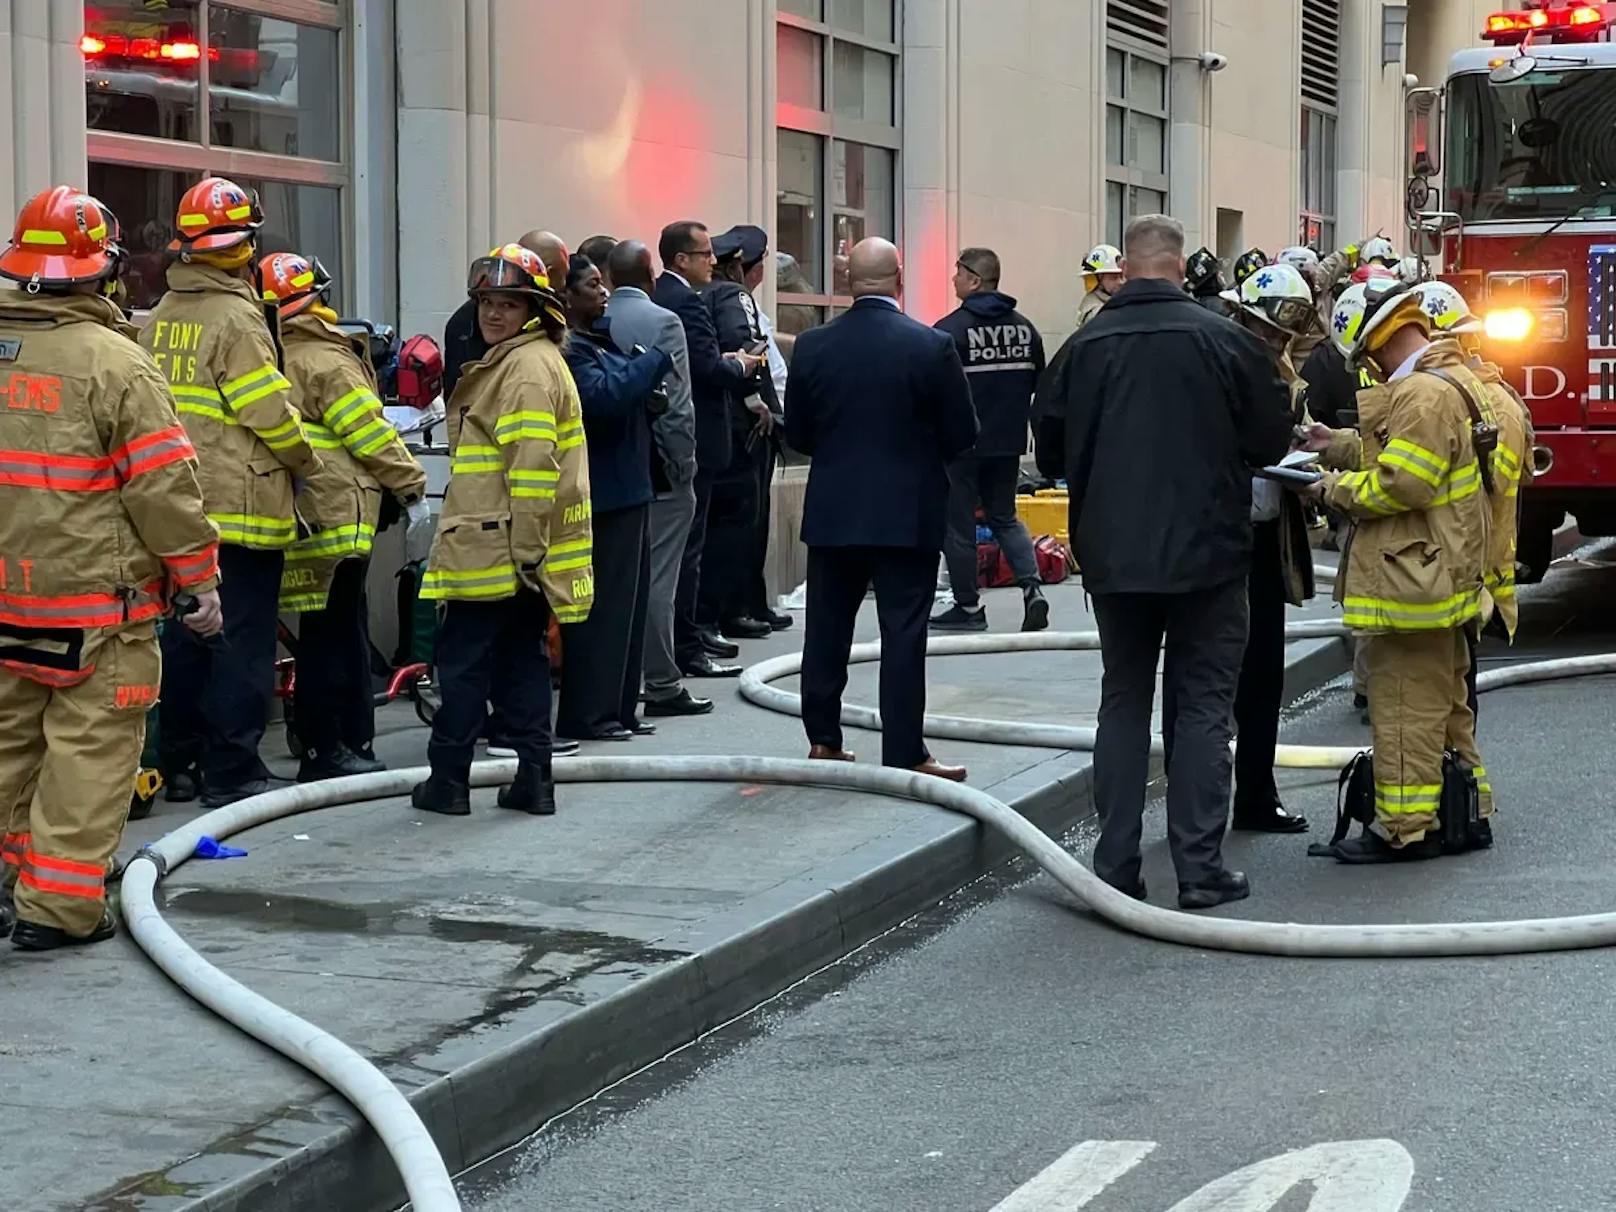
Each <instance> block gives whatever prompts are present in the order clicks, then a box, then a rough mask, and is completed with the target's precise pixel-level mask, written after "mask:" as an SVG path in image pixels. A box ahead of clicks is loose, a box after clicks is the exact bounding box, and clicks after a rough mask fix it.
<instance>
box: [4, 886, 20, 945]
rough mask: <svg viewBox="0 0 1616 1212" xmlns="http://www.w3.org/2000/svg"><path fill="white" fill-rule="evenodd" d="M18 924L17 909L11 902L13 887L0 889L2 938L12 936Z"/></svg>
mask: <svg viewBox="0 0 1616 1212" xmlns="http://www.w3.org/2000/svg"><path fill="white" fill-rule="evenodd" d="M16 924H17V911H16V909H14V908H13V907H12V904H11V889H9V888H6V889H0V938H10V937H11V928H12V927H13V926H15V925H16Z"/></svg>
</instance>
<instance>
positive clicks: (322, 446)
mask: <svg viewBox="0 0 1616 1212" xmlns="http://www.w3.org/2000/svg"><path fill="white" fill-rule="evenodd" d="M258 278H259V281H260V283H261V284H262V289H263V295H264V302H265V303H268V304H273V305H274V306H275V307H276V309H277V311H278V313H279V317H280V322H281V344H282V349H283V352H284V356H285V362H286V367H285V369H286V377H287V379H288V380H290V381H291V384H292V403H293V406H294V407H295V408H296V409H297V411H298V415H299V416H300V417H301V419H302V422H303V432H304V434H305V435H306V436H307V438H308V442H309V445H310V446H312V447H313V448H314V449H315V450H316V451H318V452H319V456H320V469H319V470H318V471H316V472H315V473H314V474H313V475H311V476H309V478H308V479H307V480H304V481H303V482H302V485H301V487H300V489H299V491H298V494H297V501H296V507H297V513H298V517H299V518H300V520H301V521H302V523H303V525H304V528H305V529H306V530H307V531H308V533H307V535H306V536H305V537H303V538H300V539H299V540H298V541H297V542H295V543H293V544H292V546H291V547H289V548H288V549H287V551H286V564H285V567H284V568H283V570H282V572H281V594H280V609H281V612H282V613H283V614H295V615H298V616H299V619H298V634H297V639H298V653H297V655H298V661H297V681H296V684H295V687H294V691H293V699H292V708H293V713H292V718H293V720H294V721H295V725H296V735H297V737H298V739H299V741H300V743H301V745H302V750H303V754H302V758H303V760H302V765H301V767H300V768H299V770H298V780H299V781H300V782H310V781H313V780H315V779H322V778H340V777H342V776H344V775H350V774H367V773H372V772H374V771H378V770H382V769H385V767H384V766H383V765H382V763H381V762H378V761H377V760H376V757H375V754H374V752H373V751H372V749H371V742H372V741H373V740H374V739H375V735H376V711H375V702H374V699H373V696H372V691H371V685H370V632H369V628H368V626H367V620H366V618H365V581H366V577H367V575H368V573H369V569H370V551H371V545H372V543H373V541H374V539H375V537H376V524H377V520H378V518H379V516H380V513H381V498H382V492H383V490H386V491H388V492H390V493H392V494H393V496H394V497H395V498H396V499H397V500H398V502H399V504H401V505H402V506H403V507H404V510H405V515H406V517H407V518H408V519H409V529H408V531H407V532H406V533H407V536H408V538H407V545H408V541H409V540H410V539H413V540H414V541H415V543H416V544H417V545H419V546H422V547H424V545H425V543H428V542H430V541H431V535H432V532H431V514H430V512H429V510H428V508H427V504H426V473H425V472H424V471H422V470H421V466H420V464H419V463H417V462H416V461H415V458H414V456H413V455H411V454H410V452H409V451H407V450H406V449H405V448H404V442H403V440H402V439H401V438H400V437H399V435H398V431H397V430H395V429H394V428H393V427H392V426H391V425H390V424H388V422H387V420H386V418H384V417H383V416H382V402H381V399H380V397H379V396H378V395H377V394H376V378H375V374H374V372H373V371H372V369H371V365H370V357H369V351H368V349H367V348H366V343H365V339H364V338H363V337H356V336H354V335H353V334H352V333H348V332H344V331H343V330H342V329H341V328H339V327H338V326H337V313H336V312H334V311H332V310H331V309H330V307H328V306H327V305H326V299H327V297H328V296H329V294H330V292H331V276H330V275H329V274H327V273H326V272H325V269H324V267H323V266H321V264H320V263H319V261H318V260H316V259H311V258H306V257H301V256H298V255H297V254H296V253H274V254H272V255H270V256H267V257H265V258H264V259H263V260H262V261H261V262H259V266H258ZM425 555H426V552H425V550H420V551H411V552H408V553H407V557H408V558H409V559H412V560H413V559H420V558H424V557H425Z"/></svg>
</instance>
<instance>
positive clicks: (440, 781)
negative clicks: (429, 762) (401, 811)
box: [410, 774, 471, 816]
mask: <svg viewBox="0 0 1616 1212" xmlns="http://www.w3.org/2000/svg"><path fill="white" fill-rule="evenodd" d="M410 803H412V804H414V805H415V807H416V808H417V809H419V810H420V811H422V812H436V813H438V814H439V815H440V816H470V815H471V785H470V783H469V782H467V781H466V780H465V779H460V780H458V781H456V780H454V779H451V778H450V777H449V776H448V775H443V774H433V775H432V776H431V777H430V778H428V779H427V781H426V782H424V783H417V784H416V785H415V788H414V790H412V791H411V792H410Z"/></svg>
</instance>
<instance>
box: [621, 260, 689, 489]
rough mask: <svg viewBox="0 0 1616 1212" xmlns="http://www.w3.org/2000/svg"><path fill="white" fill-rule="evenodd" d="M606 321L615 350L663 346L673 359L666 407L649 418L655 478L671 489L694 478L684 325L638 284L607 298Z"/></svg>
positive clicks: (657, 484) (658, 484) (666, 385)
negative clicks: (652, 299) (654, 446)
mask: <svg viewBox="0 0 1616 1212" xmlns="http://www.w3.org/2000/svg"><path fill="white" fill-rule="evenodd" d="M606 323H607V326H608V327H609V328H610V330H611V334H612V341H613V342H614V343H615V344H616V345H617V348H618V349H620V350H622V351H623V352H624V353H628V352H629V351H630V350H632V349H633V348H634V346H636V345H643V346H645V348H647V349H660V350H661V351H662V352H663V353H665V354H667V355H668V357H669V359H670V360H672V362H673V370H672V371H671V372H669V374H668V376H667V378H665V379H663V380H662V386H663V388H664V390H666V391H667V393H668V411H667V412H665V413H663V414H662V415H661V416H660V417H657V418H656V419H655V420H653V421H652V422H651V439H652V441H653V442H654V443H655V444H656V451H655V454H654V455H653V456H652V460H651V482H652V483H653V484H654V485H655V487H656V490H657V491H658V492H668V491H671V490H672V489H673V488H676V487H678V486H680V485H684V484H688V483H690V481H691V480H693V479H695V477H696V414H695V409H694V406H693V405H692V403H691V398H690V353H689V350H688V348H687V346H686V343H685V326H684V325H683V324H681V323H680V322H679V317H678V316H676V315H674V314H673V313H672V312H671V311H669V310H668V309H667V308H665V307H658V306H657V305H656V304H655V303H653V302H651V296H650V295H648V294H646V293H645V292H644V291H643V290H641V289H639V287H637V286H619V287H618V288H617V289H616V290H614V291H612V293H611V297H610V298H608V299H607V300H606Z"/></svg>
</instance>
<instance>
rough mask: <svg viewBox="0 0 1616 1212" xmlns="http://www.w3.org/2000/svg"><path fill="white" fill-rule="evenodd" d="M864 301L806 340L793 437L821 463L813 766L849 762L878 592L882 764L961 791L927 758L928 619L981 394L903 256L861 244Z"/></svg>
mask: <svg viewBox="0 0 1616 1212" xmlns="http://www.w3.org/2000/svg"><path fill="white" fill-rule="evenodd" d="M848 275H849V278H850V281H851V287H852V293H853V295H854V298H855V300H856V301H855V302H854V304H853V306H852V308H851V309H849V310H848V311H847V312H846V313H845V314H843V315H841V316H838V317H837V318H836V319H835V320H832V321H831V322H830V323H829V324H827V325H825V326H824V327H823V328H815V329H811V330H809V331H808V332H805V333H803V334H802V335H801V336H799V337H798V338H797V347H796V351H795V353H794V354H793V356H792V361H791V382H790V386H789V388H788V389H787V391H788V403H787V407H786V436H787V439H788V440H789V441H790V443H791V445H792V447H793V448H794V449H796V450H799V451H801V452H802V453H803V454H806V455H809V456H811V457H812V459H813V466H812V468H811V470H810V471H809V474H808V493H807V499H806V500H805V501H804V504H803V515H802V541H803V542H804V543H806V544H807V545H808V624H807V636H806V638H805V640H804V646H803V655H802V722H803V728H804V730H805V731H806V732H807V733H808V742H809V746H810V749H809V752H808V756H809V757H810V758H822V759H826V760H831V761H843V762H850V761H852V760H853V755H852V754H850V753H848V752H847V751H846V750H844V749H843V748H842V726H841V714H842V691H843V689H845V688H846V686H847V656H848V650H849V648H851V646H852V643H853V625H854V622H855V621H856V620H857V618H858V612H859V606H860V604H861V603H862V602H863V601H864V595H865V592H866V591H867V590H868V589H869V587H870V584H871V582H872V581H873V582H874V584H875V607H876V614H877V617H878V619H879V621H880V625H881V761H882V764H883V765H887V766H898V767H902V768H904V769H908V770H916V771H919V772H920V773H922V774H931V775H936V776H938V777H940V778H946V779H952V780H953V781H955V782H963V781H964V780H965V768H964V767H962V766H944V765H942V764H941V763H939V762H938V761H937V760H936V759H935V758H933V757H932V756H931V754H930V753H928V752H927V750H926V742H925V739H924V736H923V735H922V731H921V730H922V722H923V717H924V716H925V714H926V619H927V616H928V615H929V614H930V613H931V606H932V601H933V599H934V597H935V595H936V592H937V558H938V553H939V552H941V550H942V547H943V532H944V528H945V519H946V517H947V513H948V463H949V461H950V460H951V459H954V458H957V457H958V456H959V455H961V454H963V453H964V452H965V451H967V450H969V449H970V448H971V445H972V444H973V443H974V442H975V441H976V433H977V426H976V411H975V409H974V408H973V406H972V404H971V388H970V384H969V383H967V382H966V379H965V371H964V369H963V368H962V367H961V365H960V360H959V354H958V353H957V352H956V351H955V349H954V341H953V338H952V337H950V336H949V335H948V334H947V333H943V332H938V331H937V330H935V329H932V328H929V327H927V326H926V325H924V324H922V323H920V322H919V321H918V320H912V319H910V318H909V317H908V316H906V315H904V314H903V313H902V311H900V310H899V307H898V294H899V292H900V291H901V290H902V289H903V268H902V266H901V264H900V263H899V260H898V250H897V248H896V247H894V246H893V245H892V244H891V243H889V242H888V241H886V240H881V239H869V240H862V241H860V242H859V243H858V244H857V245H855V246H854V248H853V253H852V257H851V259H850V261H849V263H848Z"/></svg>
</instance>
